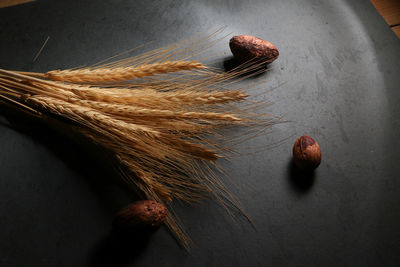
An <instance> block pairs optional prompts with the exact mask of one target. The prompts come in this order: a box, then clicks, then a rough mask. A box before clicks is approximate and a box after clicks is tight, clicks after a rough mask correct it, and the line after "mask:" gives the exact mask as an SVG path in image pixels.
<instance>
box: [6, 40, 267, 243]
mask: <svg viewBox="0 0 400 267" xmlns="http://www.w3.org/2000/svg"><path fill="white" fill-rule="evenodd" d="M206 39H207V38H206ZM202 42H203V43H202ZM200 44H202V45H203V47H204V45H208V43H206V41H205V39H200V40H199V39H198V40H197V41H196V44H193V43H191V44H188V43H181V44H178V45H173V46H169V47H167V48H161V49H157V50H153V51H151V52H147V53H145V54H141V55H139V56H135V57H129V58H124V59H119V60H114V59H111V60H109V61H107V62H106V63H104V62H102V64H97V65H93V66H90V67H83V68H77V69H69V70H55V71H49V72H46V73H31V72H18V71H7V70H3V69H0V99H1V100H2V101H3V102H8V103H11V104H13V105H15V107H21V108H23V109H24V110H26V111H29V112H32V113H35V114H37V115H39V116H42V117H43V118H47V116H48V115H51V116H53V117H54V116H56V117H60V116H61V117H63V118H65V119H67V121H68V122H69V123H70V124H71V125H74V127H75V128H76V126H78V127H77V128H78V129H79V131H80V132H81V133H82V134H83V135H85V136H87V137H89V138H90V139H92V140H93V141H94V142H95V143H97V144H99V145H101V146H103V147H105V148H106V149H108V150H109V151H111V152H112V153H113V154H114V155H115V157H116V158H117V159H118V161H119V162H120V165H121V168H120V169H121V173H122V178H123V179H124V180H125V182H126V183H127V184H129V185H132V186H133V187H134V188H136V189H138V190H139V191H140V192H141V193H142V194H143V197H144V198H148V199H153V200H156V201H159V202H162V203H164V204H168V203H169V202H170V201H172V200H173V199H178V200H183V201H187V202H193V201H198V200H199V199H201V198H203V197H204V196H207V195H210V194H211V195H214V197H215V198H216V199H217V200H218V201H220V202H221V203H222V205H223V206H225V207H226V208H227V209H228V210H232V209H236V210H237V209H239V210H240V209H241V208H240V205H239V203H238V202H237V200H236V199H235V197H234V196H232V195H231V194H230V193H229V191H228V190H227V189H226V188H225V186H224V184H223V183H222V181H221V179H220V178H219V176H218V175H215V171H216V170H218V167H217V166H216V164H215V161H216V160H217V159H218V158H220V157H224V156H225V155H226V152H228V151H229V150H228V149H227V148H225V147H223V146H222V145H221V140H222V139H223V136H222V135H219V134H218V133H219V132H220V129H222V128H223V127H226V126H235V125H240V126H243V125H247V126H249V125H250V126H252V125H253V126H254V125H259V124H258V123H259V122H260V120H259V118H255V117H254V114H253V113H252V112H251V108H250V109H249V106H248V105H240V106H237V105H234V103H235V102H238V101H243V100H244V99H245V98H246V97H247V96H248V95H247V94H246V93H244V91H243V90H242V89H240V88H236V89H232V88H235V87H237V84H238V83H237V81H238V80H240V79H241V78H244V77H245V76H243V73H244V72H247V71H249V70H254V69H257V64H252V65H248V66H242V67H240V68H239V69H236V70H233V71H229V72H220V71H218V70H215V69H213V68H210V67H206V66H205V65H203V64H202V63H200V62H199V61H196V60H193V59H192V58H191V57H192V56H194V55H196V54H198V53H199V52H200V51H201V47H202V46H201V45H200ZM187 54H189V55H190V56H185V55H187ZM253 74H254V72H253ZM251 105H253V104H251ZM64 121H65V120H64ZM274 122H275V120H274V119H273V118H270V119H266V120H265V119H264V120H263V124H262V125H263V126H268V125H271V124H273V123H274ZM166 223H167V225H168V226H169V227H170V229H171V230H172V231H173V232H174V233H175V234H176V236H177V237H178V238H179V239H180V240H181V241H182V243H183V245H184V246H188V244H189V238H188V237H187V235H186V234H185V233H184V232H183V230H182V228H181V227H180V226H179V225H178V224H177V223H176V221H175V219H174V217H173V212H172V211H171V210H170V213H169V215H168V218H167V221H166Z"/></svg>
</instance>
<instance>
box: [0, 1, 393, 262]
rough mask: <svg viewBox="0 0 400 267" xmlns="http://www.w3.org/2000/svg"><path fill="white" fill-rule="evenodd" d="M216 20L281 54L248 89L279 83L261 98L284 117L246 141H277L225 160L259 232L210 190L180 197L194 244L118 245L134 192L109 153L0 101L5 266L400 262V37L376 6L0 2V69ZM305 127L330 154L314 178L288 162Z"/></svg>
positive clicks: (55, 64)
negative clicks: (117, 216) (119, 226)
mask: <svg viewBox="0 0 400 267" xmlns="http://www.w3.org/2000/svg"><path fill="white" fill-rule="evenodd" d="M221 26H227V28H226V30H225V33H227V32H228V33H229V32H231V33H232V35H237V34H250V35H256V36H258V37H261V38H263V39H266V40H268V41H270V42H272V43H274V44H275V45H276V46H277V47H278V49H279V51H280V57H279V58H278V60H276V61H275V62H274V63H273V64H271V65H270V70H269V71H268V72H266V73H265V74H264V75H261V76H259V77H257V78H256V79H250V80H246V81H243V85H248V84H252V83H253V82H259V81H265V89H266V90H268V89H271V88H274V87H276V86H278V85H280V86H279V87H278V88H277V89H275V90H272V91H271V92H269V93H267V94H266V95H263V96H260V97H258V98H259V100H261V99H265V100H271V101H273V102H275V104H274V105H273V106H271V107H266V109H265V111H268V112H271V113H273V114H276V115H282V116H284V118H285V119H286V120H288V121H290V122H288V123H284V124H279V125H276V126H274V127H273V128H272V129H271V130H269V131H267V132H265V133H264V134H262V135H261V136H259V137H257V138H256V139H253V140H250V141H249V142H246V143H244V144H242V145H240V146H239V147H238V148H237V149H238V151H240V152H242V153H244V154H246V153H247V152H249V151H252V149H251V148H250V147H255V146H261V145H268V144H275V143H276V142H279V141H283V142H282V144H281V145H279V146H277V147H274V148H271V149H268V150H266V151H264V152H261V153H257V154H250V155H243V156H241V157H238V158H234V159H232V160H231V161H230V162H221V164H222V165H223V166H224V168H225V169H226V170H227V171H228V173H230V174H231V175H232V176H233V177H234V178H235V180H236V181H239V183H240V184H241V189H240V190H238V189H235V188H232V190H233V191H234V192H235V193H237V194H238V195H239V198H240V199H241V201H242V203H243V205H244V206H245V207H246V209H247V211H248V213H249V215H250V216H251V217H252V218H253V220H254V222H255V225H256V227H257V228H256V229H253V228H252V227H251V226H250V225H249V224H248V223H246V222H244V221H243V220H241V221H239V223H238V224H235V223H233V222H232V221H231V220H230V218H229V217H228V216H227V215H225V213H224V212H223V211H222V210H221V209H220V208H219V207H218V206H217V205H216V204H215V202H214V201H204V202H202V203H200V204H198V205H195V206H189V205H185V204H179V205H177V207H176V210H177V213H178V215H179V216H180V218H181V221H182V223H183V225H184V227H185V229H186V230H187V232H188V233H189V234H190V236H191V237H192V239H193V240H194V244H193V248H192V250H191V251H190V253H187V252H186V251H185V250H184V249H182V248H181V247H180V246H179V245H178V244H177V243H176V241H175V240H174V239H173V237H172V236H171V235H170V234H169V233H168V231H167V230H166V229H165V228H161V229H159V231H157V232H156V233H155V234H153V235H152V236H151V237H150V238H149V239H148V240H146V241H143V240H141V241H137V239H135V238H132V240H130V242H127V241H126V240H125V241H123V242H122V241H121V240H115V237H113V236H112V234H111V221H112V218H113V214H114V213H115V212H116V211H117V210H119V209H120V208H122V207H123V206H124V205H126V204H128V203H130V202H131V201H133V200H134V199H135V196H133V195H132V194H131V193H130V192H129V191H127V190H125V189H124V187H123V185H121V183H120V182H119V181H118V179H117V175H116V174H115V172H114V171H113V168H112V166H111V164H108V163H107V160H105V159H104V158H103V156H102V153H100V152H99V151H98V150H97V148H95V147H92V146H91V145H89V144H87V143H86V142H84V141H83V142H79V140H78V141H77V140H75V138H71V137H70V136H66V135H64V134H62V131H61V130H58V129H57V127H51V126H49V125H47V124H44V123H41V122H40V121H39V120H36V119H32V118H29V117H27V116H25V115H22V114H20V113H18V112H14V111H13V110H11V109H9V108H7V107H5V106H1V107H0V111H1V114H2V116H1V117H0V119H1V120H0V122H1V124H0V140H1V142H0V151H1V152H0V196H1V199H0V266H102V265H108V266H121V265H124V264H127V265H130V266H396V265H398V264H400V254H399V252H400V241H399V240H400V229H399V226H400V156H399V152H400V141H399V137H400V107H399V103H400V91H399V90H400V41H399V40H398V39H397V38H396V36H395V34H394V33H393V32H392V31H391V30H390V28H389V27H388V26H387V25H386V24H385V22H384V20H383V19H382V18H381V17H380V16H379V14H378V13H377V12H376V10H375V9H374V8H373V7H372V5H371V4H370V2H369V1H317V0H309V1H218V2H214V1H122V0H119V1H117V0H115V1H107V0H104V1H95V0H92V1H90V0H82V1H50V0H49V1H46V0H39V1H37V2H33V3H28V4H25V5H21V6H15V7H9V8H3V9H0V67H1V68H4V69H17V70H27V71H43V72H44V71H47V70H51V69H57V68H68V67H73V66H79V65H83V64H91V63H95V62H97V61H99V60H101V59H104V58H107V57H109V56H112V55H114V54H117V53H119V52H122V51H125V50H127V49H130V48H133V47H136V46H138V45H141V44H143V43H147V42H149V41H153V42H152V43H151V44H148V45H146V47H145V49H151V48H157V47H161V46H164V45H167V44H171V43H174V42H177V41H182V40H184V39H187V38H190V37H193V36H197V35H199V34H204V33H208V32H210V31H212V30H215V29H218V28H220V27H221ZM232 35H230V36H228V37H227V38H225V39H224V40H223V41H222V42H220V43H218V44H217V45H215V46H214V47H213V48H212V49H213V51H214V52H218V55H219V56H217V57H216V58H215V59H216V60H217V65H218V64H219V65H220V66H223V63H224V61H226V60H229V59H230V51H229V47H228V40H229V38H230V37H231V36H232ZM47 36H50V40H49V42H48V44H47V46H46V47H45V48H44V50H43V52H42V54H41V55H40V57H39V58H38V60H37V61H36V62H35V63H32V59H33V57H34V56H35V54H36V53H37V51H38V50H39V48H40V47H41V45H42V43H43V42H44V40H45V39H46V37H47ZM206 53H210V55H211V52H206ZM206 55H207V54H206ZM302 134H309V135H311V136H313V137H314V138H315V139H316V140H317V141H318V142H319V144H320V146H321V149H322V153H323V161H322V164H321V166H320V167H319V168H318V170H317V171H316V173H315V174H314V177H311V179H310V177H308V179H306V178H305V177H299V175H298V174H297V173H296V172H295V171H294V170H293V168H292V167H291V149H292V145H293V142H294V140H295V137H297V136H300V135H302ZM81 141H82V140H81ZM239 191H240V192H239ZM120 241H121V242H122V243H121V242H120Z"/></svg>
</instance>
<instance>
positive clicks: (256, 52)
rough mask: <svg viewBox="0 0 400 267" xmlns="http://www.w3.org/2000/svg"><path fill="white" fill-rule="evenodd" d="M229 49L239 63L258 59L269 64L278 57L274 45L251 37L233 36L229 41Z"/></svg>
mask: <svg viewBox="0 0 400 267" xmlns="http://www.w3.org/2000/svg"><path fill="white" fill-rule="evenodd" d="M229 47H230V48H231V51H232V54H233V56H234V57H235V59H236V60H238V61H239V62H246V61H248V60H251V59H253V58H258V59H260V60H262V61H265V63H266V64H269V63H271V62H273V61H274V60H275V59H277V58H278V56H279V51H278V49H277V48H276V47H275V45H273V44H271V43H270V42H267V41H265V40H263V39H260V38H258V37H254V36H251V35H237V36H233V37H232V38H231V40H230V41H229Z"/></svg>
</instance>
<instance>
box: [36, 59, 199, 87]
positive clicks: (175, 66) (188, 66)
mask: <svg viewBox="0 0 400 267" xmlns="http://www.w3.org/2000/svg"><path fill="white" fill-rule="evenodd" d="M205 68H206V67H205V66H204V65H203V64H201V63H199V62H197V61H166V62H162V63H153V64H146V65H140V66H133V67H116V68H97V69H91V68H88V69H77V70H54V71H49V72H46V73H45V74H44V77H45V78H47V79H50V80H53V81H63V82H71V83H107V82H117V81H123V80H130V79H135V78H143V77H147V76H152V75H155V74H160V73H169V72H177V71H183V70H195V69H205Z"/></svg>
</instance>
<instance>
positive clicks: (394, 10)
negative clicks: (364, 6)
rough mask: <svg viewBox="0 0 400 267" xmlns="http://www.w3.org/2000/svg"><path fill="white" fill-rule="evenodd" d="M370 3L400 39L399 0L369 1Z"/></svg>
mask: <svg viewBox="0 0 400 267" xmlns="http://www.w3.org/2000/svg"><path fill="white" fill-rule="evenodd" d="M371 3H372V4H373V5H374V6H375V8H376V9H377V10H378V12H379V13H380V14H381V15H382V17H383V18H384V19H385V21H386V23H387V24H388V25H389V26H390V27H391V28H392V30H393V31H394V32H395V33H396V35H397V37H399V38H400V0H371Z"/></svg>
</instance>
